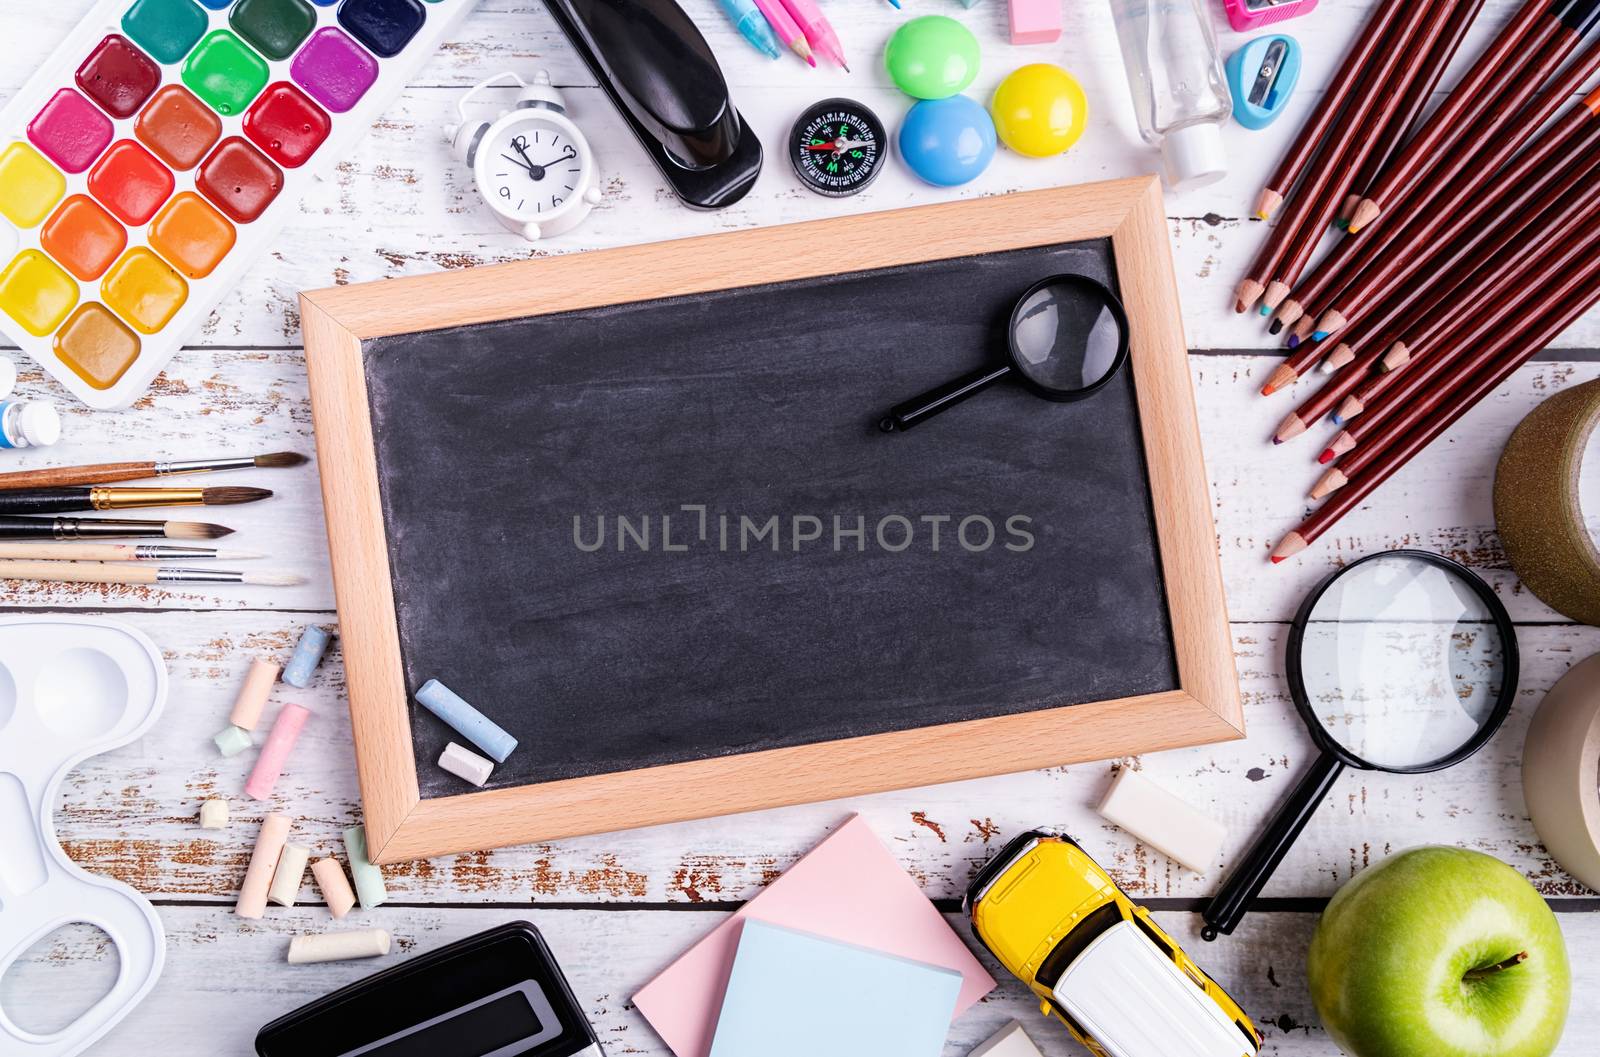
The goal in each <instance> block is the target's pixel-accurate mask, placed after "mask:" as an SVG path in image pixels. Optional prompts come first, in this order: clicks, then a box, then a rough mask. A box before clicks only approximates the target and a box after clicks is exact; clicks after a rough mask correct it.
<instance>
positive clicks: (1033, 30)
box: [1006, 0, 1061, 44]
mask: <svg viewBox="0 0 1600 1057" xmlns="http://www.w3.org/2000/svg"><path fill="white" fill-rule="evenodd" d="M1006 13H1007V15H1008V16H1009V17H1010V20H1011V43H1013V44H1049V43H1050V42H1051V41H1056V40H1060V39H1061V0H1006Z"/></svg>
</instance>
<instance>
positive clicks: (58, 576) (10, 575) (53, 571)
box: [0, 560, 305, 587]
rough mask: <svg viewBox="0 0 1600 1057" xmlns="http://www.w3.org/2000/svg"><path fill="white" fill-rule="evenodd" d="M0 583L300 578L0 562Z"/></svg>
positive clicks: (284, 581)
mask: <svg viewBox="0 0 1600 1057" xmlns="http://www.w3.org/2000/svg"><path fill="white" fill-rule="evenodd" d="M0 580H43V581H52V582H55V583H69V584H256V585H260V586H265V587H289V586H292V585H294V584H300V583H305V578H304V577H302V576H294V575H292V574H287V573H285V574H277V573H242V572H236V571H233V570H229V569H177V568H173V567H171V566H165V565H139V564H137V563H135V564H129V565H122V564H118V563H116V562H30V561H4V560H0Z"/></svg>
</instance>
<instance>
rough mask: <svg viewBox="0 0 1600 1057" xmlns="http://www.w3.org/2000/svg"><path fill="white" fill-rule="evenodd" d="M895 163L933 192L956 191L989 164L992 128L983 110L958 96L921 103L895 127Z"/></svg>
mask: <svg viewBox="0 0 1600 1057" xmlns="http://www.w3.org/2000/svg"><path fill="white" fill-rule="evenodd" d="M899 144H900V159H901V160H902V161H904V162H905V163H906V165H907V166H908V167H909V168H910V169H911V171H912V172H914V173H916V174H917V175H918V176H920V177H921V178H922V179H924V180H926V181H927V182H928V183H931V184H935V185H936V186H939V187H958V186H960V185H961V184H964V183H966V182H968V181H969V180H972V179H974V178H976V177H977V176H978V174H979V173H981V172H983V170H984V169H987V168H988V167H989V162H990V161H991V160H992V159H993V158H994V148H995V138H994V122H993V121H991V120H990V119H989V112H988V111H987V110H985V109H984V108H983V105H982V104H981V103H979V102H977V101H976V100H974V99H969V98H967V97H966V96H964V95H953V96H950V97H949V98H948V99H924V100H922V101H921V102H919V103H917V104H916V105H915V106H913V107H912V108H911V111H910V112H909V113H907V114H906V119H905V121H904V122H903V123H902V124H901V125H900V139H899Z"/></svg>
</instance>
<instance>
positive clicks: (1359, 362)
mask: <svg viewBox="0 0 1600 1057" xmlns="http://www.w3.org/2000/svg"><path fill="white" fill-rule="evenodd" d="M1398 340H1399V334H1398V333H1397V332H1396V331H1394V330H1387V331H1372V332H1370V333H1367V334H1365V335H1363V336H1362V337H1360V338H1358V339H1356V340H1355V341H1354V342H1353V343H1350V344H1345V343H1341V344H1340V345H1339V348H1338V349H1335V350H1334V353H1333V354H1334V355H1337V354H1339V350H1340V349H1342V350H1344V360H1345V364H1346V366H1344V367H1343V368H1342V369H1341V373H1340V374H1339V375H1337V376H1336V377H1333V378H1330V379H1328V381H1326V382H1324V383H1323V386H1322V388H1321V389H1318V390H1317V391H1316V392H1315V393H1313V394H1312V395H1311V396H1310V397H1308V398H1306V400H1305V402H1304V403H1302V404H1301V405H1300V406H1299V407H1297V408H1295V409H1294V410H1293V411H1291V412H1289V413H1288V414H1287V415H1286V416H1284V419H1283V421H1282V422H1280V423H1278V428H1277V429H1276V430H1275V431H1274V432H1273V434H1272V443H1274V444H1282V443H1283V442H1284V441H1286V440H1290V439H1292V438H1294V437H1298V436H1299V435H1300V434H1302V433H1304V432H1305V431H1306V429H1307V428H1308V427H1309V426H1310V425H1311V424H1312V423H1313V422H1315V421H1317V420H1318V419H1320V418H1321V417H1322V416H1323V415H1326V414H1328V413H1329V412H1331V411H1332V410H1333V409H1334V408H1336V407H1338V406H1339V401H1340V400H1343V399H1344V398H1345V396H1346V395H1347V394H1348V393H1349V392H1350V390H1352V389H1354V388H1355V387H1356V386H1357V385H1359V384H1360V383H1361V379H1363V378H1365V377H1366V376H1367V375H1368V374H1370V373H1371V372H1372V369H1373V368H1374V367H1376V366H1377V365H1378V361H1379V360H1380V359H1381V358H1382V357H1383V354H1384V353H1385V352H1387V351H1388V350H1389V349H1390V348H1392V347H1393V346H1394V343H1395V342H1396V341H1398Z"/></svg>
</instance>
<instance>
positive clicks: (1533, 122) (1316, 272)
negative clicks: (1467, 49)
mask: <svg viewBox="0 0 1600 1057" xmlns="http://www.w3.org/2000/svg"><path fill="white" fill-rule="evenodd" d="M1595 2H1596V3H1600V0H1595ZM1596 63H1600V45H1597V46H1596V47H1595V48H1593V49H1590V51H1589V53H1588V54H1586V55H1585V56H1584V57H1583V59H1582V60H1580V61H1577V62H1574V63H1573V64H1572V66H1571V67H1570V68H1569V69H1568V70H1565V71H1563V72H1562V73H1561V75H1560V76H1559V77H1558V78H1557V79H1556V80H1555V81H1554V82H1552V83H1551V86H1550V87H1549V88H1548V89H1547V90H1546V91H1544V92H1543V93H1542V94H1540V96H1539V97H1538V99H1537V100H1536V101H1535V102H1534V103H1533V104H1531V105H1530V106H1529V107H1528V108H1527V110H1526V111H1525V112H1524V113H1525V115H1526V117H1527V119H1528V120H1527V121H1526V122H1524V123H1520V124H1518V125H1516V126H1515V127H1513V128H1512V129H1511V130H1510V132H1509V133H1508V134H1507V135H1504V136H1501V137H1499V138H1498V139H1495V140H1492V141H1490V143H1489V144H1488V146H1486V147H1485V148H1484V149H1483V150H1482V151H1480V152H1479V153H1478V154H1477V155H1476V156H1472V157H1466V158H1465V159H1464V160H1461V161H1459V162H1451V163H1450V171H1449V172H1448V173H1439V174H1437V175H1438V178H1439V179H1440V180H1441V181H1443V180H1446V179H1447V178H1448V179H1450V180H1451V182H1450V183H1449V185H1448V188H1447V189H1446V190H1443V191H1440V192H1438V193H1437V194H1436V195H1435V196H1434V200H1433V201H1432V202H1430V204H1429V208H1428V209H1427V210H1426V211H1424V212H1422V213H1420V214H1416V215H1412V216H1410V217H1406V218H1403V219H1402V221H1401V222H1400V223H1396V224H1385V225H1383V226H1382V227H1381V228H1379V229H1378V230H1375V231H1371V232H1369V233H1368V234H1365V235H1363V236H1361V237H1360V238H1354V239H1343V240H1341V241H1340V242H1338V243H1337V244H1336V245H1335V246H1334V247H1333V250H1332V252H1330V253H1329V254H1328V255H1327V256H1326V257H1324V258H1323V259H1322V260H1321V261H1320V262H1319V263H1318V264H1317V267H1316V268H1314V269H1312V272H1311V274H1310V275H1309V276H1307V277H1306V278H1304V279H1302V280H1301V281H1300V282H1299V283H1298V284H1296V286H1295V290H1294V296H1292V297H1291V298H1289V299H1288V300H1286V301H1284V303H1283V304H1282V305H1280V306H1278V311H1277V313H1276V318H1277V319H1279V320H1281V321H1282V322H1283V324H1284V325H1285V326H1289V325H1292V324H1294V323H1295V322H1296V321H1297V320H1298V319H1300V317H1301V316H1302V315H1311V316H1312V317H1313V318H1315V317H1316V315H1317V314H1318V311H1317V308H1318V307H1319V306H1321V302H1322V299H1323V298H1324V297H1326V296H1327V295H1328V294H1330V293H1333V292H1334V291H1335V290H1337V289H1340V288H1342V287H1343V286H1345V285H1347V284H1349V283H1351V282H1354V281H1356V280H1357V279H1358V277H1359V276H1360V274H1361V272H1362V270H1363V269H1364V268H1366V267H1368V266H1370V264H1371V262H1372V261H1373V260H1374V259H1375V258H1376V257H1378V256H1379V255H1380V254H1385V253H1414V252H1417V251H1418V248H1419V247H1421V246H1424V245H1431V244H1432V243H1433V241H1434V240H1436V239H1438V238H1442V237H1447V236H1445V235H1444V234H1443V233H1444V232H1447V231H1450V230H1453V229H1454V228H1456V227H1459V226H1461V225H1463V224H1466V223H1469V222H1470V221H1471V219H1472V218H1474V217H1475V216H1476V207H1477V206H1479V205H1480V204H1481V203H1482V202H1483V201H1484V200H1485V199H1486V198H1487V197H1489V195H1490V194H1491V193H1492V192H1491V191H1490V190H1489V189H1490V188H1496V187H1503V186H1505V185H1506V184H1509V183H1514V182H1516V181H1517V180H1518V179H1526V178H1527V176H1528V174H1529V173H1532V172H1534V171H1536V169H1535V166H1537V165H1541V164H1542V165H1548V164H1551V163H1552V162H1553V160H1554V159H1556V158H1564V157H1566V156H1567V155H1566V153H1565V151H1564V146H1565V145H1566V144H1567V143H1569V142H1570V137H1571V136H1572V135H1573V129H1574V128H1575V126H1576V125H1578V124H1582V123H1583V122H1586V121H1589V120H1591V119H1593V117H1594V116H1595V115H1594V113H1592V112H1590V110H1589V108H1588V107H1587V106H1586V105H1581V104H1580V105H1577V106H1575V107H1574V108H1573V109H1572V110H1571V111H1569V112H1568V113H1567V114H1565V115H1563V117H1562V118H1561V120H1560V121H1558V122H1557V123H1556V126H1555V127H1554V128H1552V129H1551V130H1550V131H1549V132H1548V133H1547V134H1545V135H1544V136H1538V135H1537V134H1538V132H1539V130H1540V129H1541V127H1542V126H1543V125H1544V123H1545V122H1546V121H1547V120H1548V119H1549V118H1550V117H1552V116H1554V115H1555V114H1556V113H1557V112H1558V111H1559V110H1560V109H1561V108H1562V107H1563V106H1565V105H1566V104H1567V102H1568V101H1569V100H1570V99H1571V97H1572V96H1573V95H1575V94H1577V92H1578V91H1579V89H1580V88H1582V86H1583V83H1584V82H1585V81H1586V80H1588V77H1589V74H1590V72H1591V70H1592V69H1593V68H1594V66H1595V64H1596ZM1552 137H1554V139H1552ZM1530 139H1532V140H1533V145H1532V146H1530V147H1529V149H1528V150H1526V151H1524V150H1522V148H1523V147H1524V146H1527V145H1528V142H1529V140H1530ZM1519 152H1520V153H1519ZM1468 153H1469V152H1465V151H1464V152H1462V154H1463V155H1466V154H1468ZM1508 163H1509V165H1508ZM1502 167H1505V168H1504V171H1502ZM1463 170H1464V171H1463Z"/></svg>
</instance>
